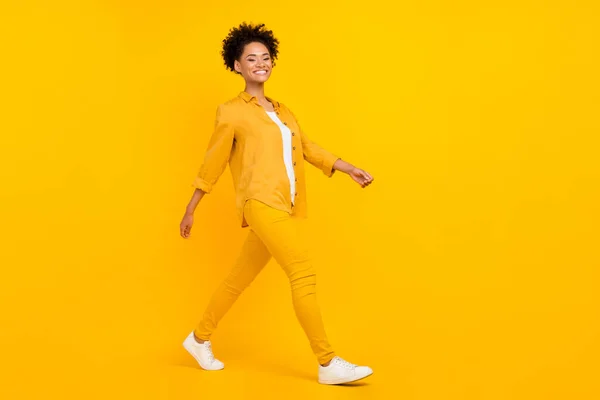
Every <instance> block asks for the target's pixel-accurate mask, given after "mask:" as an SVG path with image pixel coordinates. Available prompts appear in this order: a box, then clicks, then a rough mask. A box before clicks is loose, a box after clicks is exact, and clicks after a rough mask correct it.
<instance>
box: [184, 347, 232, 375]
mask: <svg viewBox="0 0 600 400" xmlns="http://www.w3.org/2000/svg"><path fill="white" fill-rule="evenodd" d="M183 348H184V349H186V350H187V352H188V353H190V355H191V356H192V357H194V360H196V362H197V363H198V365H199V366H200V368H202V369H203V370H205V371H219V370H222V369H223V368H225V366H223V367H221V368H207V367H205V366H204V365H202V363H201V362H200V359H199V358H198V357H196V354H194V352H193V351H192V349H191V348H190V346H189V345H188V341H187V340H185V341H184V342H183Z"/></svg>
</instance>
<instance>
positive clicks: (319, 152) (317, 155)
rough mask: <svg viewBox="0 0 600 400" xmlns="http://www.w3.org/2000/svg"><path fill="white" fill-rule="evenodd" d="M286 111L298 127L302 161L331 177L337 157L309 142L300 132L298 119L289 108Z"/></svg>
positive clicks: (302, 132)
mask: <svg viewBox="0 0 600 400" xmlns="http://www.w3.org/2000/svg"><path fill="white" fill-rule="evenodd" d="M286 108H287V107H286ZM287 110H288V111H289V112H290V114H291V115H292V117H293V118H294V120H295V121H296V125H298V129H299V131H300V132H299V134H300V140H301V142H302V153H303V156H304V159H305V160H306V161H308V162H309V163H310V164H311V165H313V166H315V167H316V168H319V169H320V170H321V171H323V173H324V174H325V175H327V176H328V177H331V176H333V173H334V172H335V169H334V168H333V165H334V164H335V162H336V160H338V159H339V157H338V156H336V155H335V154H332V153H330V152H328V151H327V150H325V149H323V148H322V147H321V146H319V145H318V144H316V143H314V142H313V141H311V140H310V139H309V138H308V136H306V133H304V131H303V130H302V127H301V126H300V123H299V122H298V119H297V118H296V116H295V115H294V113H293V112H292V110H290V109H289V108H287Z"/></svg>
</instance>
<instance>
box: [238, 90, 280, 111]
mask: <svg viewBox="0 0 600 400" xmlns="http://www.w3.org/2000/svg"><path fill="white" fill-rule="evenodd" d="M239 97H241V98H242V99H244V101H246V103H249V102H250V101H254V102H255V104H258V102H257V98H256V96H252V95H251V94H250V93H248V92H246V91H242V92H240V94H239ZM265 97H266V99H267V100H269V101H270V102H271V104H273V107H274V108H275V110H276V111H277V110H279V102H278V101H276V100H273V99H272V98H270V97H269V96H265Z"/></svg>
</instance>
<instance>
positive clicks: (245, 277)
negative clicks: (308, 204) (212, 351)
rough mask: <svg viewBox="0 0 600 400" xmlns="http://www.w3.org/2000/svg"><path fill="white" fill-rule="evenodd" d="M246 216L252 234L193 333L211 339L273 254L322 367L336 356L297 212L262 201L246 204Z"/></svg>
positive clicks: (301, 323)
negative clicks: (327, 332) (285, 278)
mask: <svg viewBox="0 0 600 400" xmlns="http://www.w3.org/2000/svg"><path fill="white" fill-rule="evenodd" d="M244 214H245V215H246V219H247V221H248V223H249V225H250V232H249V233H248V237H247V239H246V242H245V243H244V245H243V247H242V251H241V254H240V256H239V257H238V259H237V262H236V263H235V265H234V267H233V269H232V270H231V272H230V273H229V275H228V276H227V278H226V279H225V281H223V283H222V284H221V286H220V287H219V288H218V289H217V291H216V292H215V293H214V295H213V297H212V299H211V301H210V303H209V305H208V307H207V309H206V311H205V313H204V316H203V319H202V321H201V322H200V324H199V325H198V327H197V328H196V329H195V331H194V334H195V335H196V337H198V338H199V339H202V340H209V338H210V336H211V334H212V332H213V331H214V330H215V328H216V327H217V325H218V323H219V321H220V320H221V318H223V316H224V315H225V313H226V312H227V311H228V310H229V309H230V308H231V306H232V305H233V304H234V303H235V301H236V300H237V298H238V296H239V295H240V294H241V293H242V292H243V291H244V289H246V287H248V285H250V283H252V281H253V280H254V278H255V277H256V276H257V275H258V273H259V272H260V271H261V270H262V269H263V267H264V266H265V265H266V264H267V262H268V261H269V260H270V259H271V256H273V257H274V258H275V260H276V261H277V263H279V265H280V266H281V267H282V269H283V270H284V271H285V273H286V274H287V276H288V278H289V281H290V285H291V289H292V301H293V304H294V310H295V311H296V316H297V317H298V321H299V322H300V325H301V326H302V328H303V329H304V332H305V333H306V336H307V337H308V340H309V342H310V346H311V348H312V350H313V352H314V353H315V355H316V357H317V360H318V361H319V363H320V364H325V363H327V362H329V361H330V360H331V359H332V358H333V357H334V353H333V350H332V348H331V346H330V344H329V341H328V340H327V336H326V334H325V328H324V327H323V321H322V318H321V312H320V310H319V306H318V303H317V295H316V273H315V268H314V266H313V265H312V263H311V261H310V258H309V256H308V251H307V245H306V238H305V237H304V235H303V234H302V232H303V231H302V229H300V228H299V226H298V223H299V222H300V221H299V220H298V219H297V216H296V215H295V213H293V214H292V215H290V214H288V213H287V212H285V211H281V210H277V209H274V208H272V207H270V206H268V205H266V204H264V203H261V202H260V201H257V200H254V199H251V200H249V201H248V202H246V205H245V207H244Z"/></svg>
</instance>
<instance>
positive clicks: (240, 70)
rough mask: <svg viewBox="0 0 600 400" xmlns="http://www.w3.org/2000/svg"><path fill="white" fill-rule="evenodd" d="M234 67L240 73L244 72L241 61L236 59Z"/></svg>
mask: <svg viewBox="0 0 600 400" xmlns="http://www.w3.org/2000/svg"><path fill="white" fill-rule="evenodd" d="M233 68H234V69H235V70H236V72H238V73H240V74H241V73H242V64H240V62H239V61H238V60H235V61H234V62H233Z"/></svg>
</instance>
